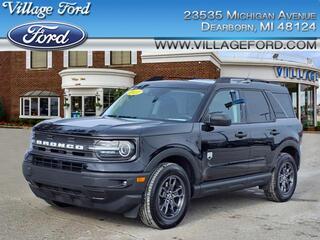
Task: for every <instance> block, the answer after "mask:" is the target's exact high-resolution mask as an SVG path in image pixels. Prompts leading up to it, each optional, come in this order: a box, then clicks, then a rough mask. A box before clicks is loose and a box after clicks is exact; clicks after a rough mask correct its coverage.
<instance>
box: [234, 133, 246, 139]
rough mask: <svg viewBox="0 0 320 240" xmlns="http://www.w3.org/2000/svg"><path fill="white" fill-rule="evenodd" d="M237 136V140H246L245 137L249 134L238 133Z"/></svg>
mask: <svg viewBox="0 0 320 240" xmlns="http://www.w3.org/2000/svg"><path fill="white" fill-rule="evenodd" d="M235 136H236V137H237V138H244V137H246V136H247V134H246V133H244V132H237V133H236V134H235Z"/></svg>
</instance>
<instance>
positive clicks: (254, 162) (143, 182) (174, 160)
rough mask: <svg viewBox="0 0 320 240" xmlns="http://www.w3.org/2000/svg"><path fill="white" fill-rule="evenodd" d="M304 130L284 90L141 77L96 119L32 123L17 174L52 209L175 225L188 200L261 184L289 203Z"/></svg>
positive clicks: (251, 83)
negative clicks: (107, 213) (104, 213)
mask: <svg viewBox="0 0 320 240" xmlns="http://www.w3.org/2000/svg"><path fill="white" fill-rule="evenodd" d="M301 138H302V126H301V123H300V122H299V120H298V119H297V118H296V116H295V113H294V110H293V108H292V103H291V99H290V95H289V93H288V90H287V89H286V88H285V87H282V86H280V85H276V84H270V83H266V82H258V81H254V80H246V79H231V78H221V79H218V80H184V81H174V80H169V81H166V80H162V81H145V82H142V83H140V84H138V85H136V86H134V87H133V88H131V89H130V90H128V91H127V92H126V93H125V94H124V95H123V96H121V97H120V98H119V99H118V100H117V101H116V102H115V103H114V104H113V105H112V106H111V107H109V108H108V109H107V110H106V111H105V112H104V113H103V114H102V115H101V116H100V117H93V118H92V117H88V118H78V119H60V120H48V121H44V122H42V123H40V124H38V125H37V126H35V127H34V129H33V131H32V144H31V146H30V149H29V151H28V152H27V153H26V155H25V160H24V162H23V174H24V176H25V178H26V180H27V181H28V183H29V185H30V187H31V189H32V191H33V192H34V194H35V195H36V196H38V197H40V198H42V199H44V200H45V201H46V202H48V203H49V204H52V205H55V206H58V207H66V206H69V205H75V206H81V207H88V208H95V209H101V210H106V211H111V212H116V213H122V214H124V215H125V216H127V217H131V218H136V217H137V216H138V215H139V216H140V218H141V220H142V222H143V223H145V224H146V225H148V226H151V227H155V228H171V227H174V226H176V225H177V224H179V222H180V221H181V220H182V219H183V217H184V215H185V214H186V212H187V208H188V205H189V202H190V199H191V198H196V197H202V196H206V195H209V194H213V193H216V192H221V191H233V190H239V189H243V188H250V187H255V186H258V187H259V188H260V189H263V190H264V192H265V195H266V197H267V198H268V199H270V200H273V201H276V202H284V201H287V200H289V199H290V198H291V196H292V195H293V193H294V191H295V188H296V184H297V170H298V169H299V165H300V142H301Z"/></svg>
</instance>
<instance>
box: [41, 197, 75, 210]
mask: <svg viewBox="0 0 320 240" xmlns="http://www.w3.org/2000/svg"><path fill="white" fill-rule="evenodd" d="M44 201H46V203H48V204H49V205H51V206H53V207H57V208H66V207H70V206H71V205H70V204H68V203H62V202H57V201H53V200H48V199H44Z"/></svg>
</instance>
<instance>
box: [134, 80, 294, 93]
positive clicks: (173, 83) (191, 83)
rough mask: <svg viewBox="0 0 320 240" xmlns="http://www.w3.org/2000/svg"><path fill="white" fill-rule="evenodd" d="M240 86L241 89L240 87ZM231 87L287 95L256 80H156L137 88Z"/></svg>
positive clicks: (276, 86) (283, 89)
mask: <svg viewBox="0 0 320 240" xmlns="http://www.w3.org/2000/svg"><path fill="white" fill-rule="evenodd" d="M240 84H241V87H240ZM213 85H217V86H222V85H223V86H226V87H227V86H229V87H230V86H232V87H235V88H249V89H261V90H269V91H272V92H279V93H287V92H288V90H287V88H286V87H283V86H281V85H280V84H276V83H271V82H268V81H263V80H258V79H244V78H231V77H223V78H218V79H192V80H190V79H186V80H156V81H146V82H141V83H139V84H138V85H137V86H138V87H144V86H153V87H174V88H193V89H208V88H209V87H210V86H213Z"/></svg>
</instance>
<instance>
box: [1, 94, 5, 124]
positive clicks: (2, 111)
mask: <svg viewBox="0 0 320 240" xmlns="http://www.w3.org/2000/svg"><path fill="white" fill-rule="evenodd" d="M5 117H6V113H5V111H4V106H3V102H2V99H1V98H0V120H1V121H2V120H4V119H5Z"/></svg>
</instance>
